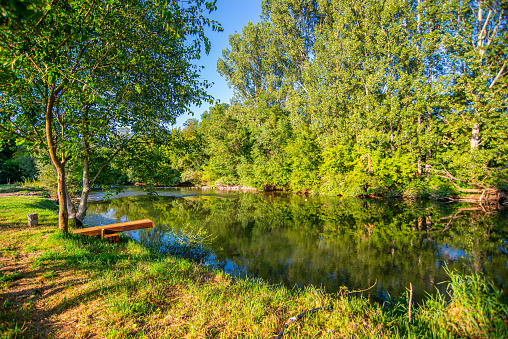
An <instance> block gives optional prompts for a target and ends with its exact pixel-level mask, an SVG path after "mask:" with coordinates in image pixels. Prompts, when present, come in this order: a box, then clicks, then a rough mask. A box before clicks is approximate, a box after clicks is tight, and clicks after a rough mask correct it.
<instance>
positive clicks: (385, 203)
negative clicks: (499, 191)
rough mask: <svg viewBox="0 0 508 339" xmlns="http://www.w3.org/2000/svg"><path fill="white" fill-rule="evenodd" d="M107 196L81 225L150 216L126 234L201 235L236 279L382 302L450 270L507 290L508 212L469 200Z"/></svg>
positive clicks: (193, 192)
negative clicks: (145, 225)
mask: <svg viewBox="0 0 508 339" xmlns="http://www.w3.org/2000/svg"><path fill="white" fill-rule="evenodd" d="M103 196H104V194H103V193H102V192H94V193H93V194H92V195H91V197H90V199H91V200H92V201H91V202H90V205H89V209H88V215H87V217H86V219H85V223H86V224H87V225H89V226H95V225H103V224H108V223H114V222H123V221H127V220H137V219H144V218H149V219H151V220H153V221H154V222H155V227H154V228H153V229H144V230H138V231H132V232H127V233H128V235H129V236H131V237H133V238H134V239H136V240H138V241H141V242H143V243H146V244H148V245H150V246H154V247H163V245H164V244H170V243H172V242H173V239H174V237H175V235H176V236H177V237H178V234H180V235H182V234H183V236H180V238H182V237H185V236H187V237H190V238H192V239H193V241H194V243H195V242H196V241H199V240H200V239H204V242H203V244H204V245H203V247H202V249H203V248H204V249H205V250H206V253H207V255H206V256H204V257H201V259H200V260H202V261H204V262H206V263H207V264H210V265H212V266H216V267H219V268H221V269H224V270H225V271H227V272H228V273H230V274H232V275H234V276H240V277H254V278H262V279H264V280H265V281H268V282H270V283H283V284H285V285H286V286H289V287H295V286H296V287H300V288H301V287H305V286H310V285H314V286H317V287H322V288H324V289H325V290H326V291H327V292H330V293H333V292H337V291H339V290H340V289H341V288H342V286H345V287H347V288H348V289H349V290H350V291H352V290H362V289H366V288H369V287H371V286H372V285H374V284H375V285H374V287H373V288H372V289H370V290H369V291H368V292H364V293H366V294H368V295H369V296H371V297H373V298H375V299H381V300H385V299H387V298H389V297H390V296H392V297H398V296H400V295H402V293H404V291H405V290H406V288H407V287H409V285H410V283H411V284H412V286H413V289H414V296H415V299H416V300H421V299H422V298H423V297H424V296H425V295H426V293H430V294H433V293H436V291H437V290H439V291H441V292H444V289H445V286H446V284H441V283H442V282H444V281H446V280H447V277H448V276H447V274H446V269H453V270H457V271H459V272H462V273H471V272H475V273H480V274H484V275H485V276H486V277H487V278H488V279H489V280H490V281H492V282H493V283H494V284H495V285H497V286H498V287H501V288H503V289H504V290H507V289H506V287H508V286H507V285H508V244H507V240H508V213H506V212H497V211H490V212H489V211H488V210H483V209H481V208H478V207H476V206H475V205H471V204H438V203H435V202H429V201H427V202H418V203H416V202H405V201H401V200H365V199H345V198H338V197H324V196H299V195H289V194H275V193H273V194H269V193H250V192H238V191H229V192H226V191H221V190H202V189H195V188H194V189H193V188H171V189H160V190H157V195H155V196H153V195H152V196H150V195H146V193H145V192H144V191H143V190H141V189H137V188H128V189H125V191H124V192H122V193H121V194H119V195H116V196H114V197H113V198H111V199H108V200H101V198H102V197H103ZM192 234H194V235H195V237H194V238H193V236H192Z"/></svg>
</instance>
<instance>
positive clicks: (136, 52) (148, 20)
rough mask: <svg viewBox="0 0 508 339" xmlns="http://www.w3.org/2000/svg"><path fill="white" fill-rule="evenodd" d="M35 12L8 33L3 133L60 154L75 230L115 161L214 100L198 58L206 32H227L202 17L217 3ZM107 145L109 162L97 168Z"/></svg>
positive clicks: (82, 5)
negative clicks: (72, 179) (78, 167)
mask: <svg viewBox="0 0 508 339" xmlns="http://www.w3.org/2000/svg"><path fill="white" fill-rule="evenodd" d="M30 9H31V10H32V11H34V12H39V13H42V15H29V16H26V17H24V18H23V19H22V20H20V19H16V18H9V17H8V16H7V19H6V20H4V21H5V22H3V25H2V26H0V75H1V76H2V77H3V79H6V81H3V82H2V84H0V90H1V94H0V105H1V106H0V107H1V110H2V115H1V117H0V119H1V121H0V122H1V125H0V133H1V134H2V136H13V135H14V136H16V137H17V138H19V139H23V140H25V141H27V142H28V143H29V144H30V145H31V146H34V147H39V148H42V149H43V150H44V151H45V152H46V153H47V155H48V156H49V157H50V159H51V162H52V164H53V166H54V168H55V171H56V174H57V182H58V199H59V212H58V216H59V228H60V229H62V230H64V231H67V228H68V222H67V220H68V216H69V211H70V212H71V217H75V218H76V219H77V221H82V220H83V218H84V215H85V213H86V200H87V197H88V193H89V191H90V188H91V186H92V185H93V183H94V182H95V180H96V179H97V177H98V175H99V174H100V173H101V171H102V170H103V169H104V168H105V167H106V166H107V165H108V163H109V162H110V161H111V159H112V158H113V157H115V156H116V155H117V154H118V153H119V152H120V151H121V150H122V149H123V148H124V147H126V146H127V145H128V144H131V143H133V142H136V140H138V139H139V138H141V136H143V135H150V134H156V133H158V132H159V131H161V130H163V129H165V128H166V126H167V125H168V124H169V123H170V122H172V121H174V119H175V117H176V116H178V115H180V114H182V113H183V112H185V111H187V110H188V107H189V105H190V104H197V105H199V104H201V102H202V101H203V100H210V97H209V96H208V95H207V94H206V92H205V89H206V88H207V87H208V83H207V82H206V81H200V80H199V79H198V76H199V72H198V68H197V66H195V65H193V63H192V60H193V59H197V58H199V55H200V53H201V52H202V49H203V48H204V49H205V51H206V52H208V51H209V48H210V43H209V41H208V40H207V39H206V37H205V35H204V27H205V26H211V27H212V29H214V30H220V29H221V28H220V26H219V25H218V24H217V23H216V22H214V21H211V20H209V19H208V18H206V17H205V16H203V15H202V12H203V10H204V9H207V10H209V11H210V12H211V11H212V10H214V9H215V2H214V1H212V2H205V1H203V0H189V1H186V2H181V1H177V0H162V1H154V2H151V1H150V2H146V1H141V0H121V1H111V0H110V1H106V2H99V1H95V0H88V1H82V0H79V1H78V0H60V1H58V0H54V1H42V2H40V3H39V2H33V3H32V4H31V5H30ZM141 139H143V138H141ZM104 146H106V147H107V149H108V150H109V153H108V155H107V157H106V160H105V162H104V163H102V164H95V163H93V160H94V154H96V153H97V152H98V150H102V149H103V148H104ZM71 160H75V161H81V162H82V163H83V180H82V193H81V198H80V203H79V206H78V208H77V210H74V206H73V204H72V201H71V199H70V197H69V194H68V192H67V188H66V179H65V169H66V164H67V163H68V162H69V161H71ZM92 175H93V176H92ZM67 205H68V206H69V208H70V210H69V209H68V206H67ZM74 213H75V214H74Z"/></svg>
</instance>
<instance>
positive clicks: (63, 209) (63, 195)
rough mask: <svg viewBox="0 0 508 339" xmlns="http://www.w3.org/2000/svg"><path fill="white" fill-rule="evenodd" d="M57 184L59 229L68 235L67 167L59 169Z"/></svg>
mask: <svg viewBox="0 0 508 339" xmlns="http://www.w3.org/2000/svg"><path fill="white" fill-rule="evenodd" d="M56 172H57V182H58V228H59V229H61V230H62V231H64V232H65V233H67V232H68V231H69V229H68V224H69V223H68V220H69V219H68V214H67V189H66V186H65V167H64V166H63V165H62V166H61V167H60V168H58V167H57V170H56Z"/></svg>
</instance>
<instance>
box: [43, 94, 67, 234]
mask: <svg viewBox="0 0 508 339" xmlns="http://www.w3.org/2000/svg"><path fill="white" fill-rule="evenodd" d="M55 99H56V93H55V85H54V84H53V85H52V87H51V90H50V95H49V97H48V101H47V104H46V142H47V144H48V153H49V157H50V158H51V162H52V163H53V165H54V166H55V170H56V178H57V184H58V188H57V194H58V228H59V229H61V230H62V231H64V232H65V233H67V232H69V222H68V221H69V220H68V217H69V216H68V214H67V189H66V186H65V159H62V160H60V159H59V158H58V155H57V146H56V144H55V139H54V135H53V105H54V104H55Z"/></svg>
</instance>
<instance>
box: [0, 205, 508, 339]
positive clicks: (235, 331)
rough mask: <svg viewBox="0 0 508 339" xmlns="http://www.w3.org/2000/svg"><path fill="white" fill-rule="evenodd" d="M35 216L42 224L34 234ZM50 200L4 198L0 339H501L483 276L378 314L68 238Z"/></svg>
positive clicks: (507, 315) (500, 320)
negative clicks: (29, 221)
mask: <svg viewBox="0 0 508 339" xmlns="http://www.w3.org/2000/svg"><path fill="white" fill-rule="evenodd" d="M32 212H37V213H39V218H40V219H39V220H40V221H41V222H42V225H40V226H38V227H35V228H27V227H26V214H28V213H32ZM55 224H56V212H55V206H54V205H52V203H51V202H50V201H49V200H46V199H44V198H42V197H33V196H26V197H8V198H0V248H1V250H0V255H1V256H0V260H1V261H0V262H1V267H0V273H1V276H0V338H17V337H26V338H33V337H36V338H37V337H42V338H45V337H56V338H69V337H78V338H91V337H97V338H131V337H136V338H137V337H139V338H179V337H187V338H214V337H217V338H270V337H275V336H277V334H278V333H279V332H280V331H281V329H282V327H283V325H284V324H285V323H286V321H287V320H288V319H289V318H291V317H294V316H297V315H298V314H302V313H303V312H305V311H307V310H310V309H315V308H317V307H321V308H320V309H318V310H317V311H316V312H314V313H312V314H308V315H307V316H305V317H302V318H301V319H298V320H296V321H294V322H292V323H291V324H290V325H289V326H288V328H287V330H286V332H285V334H284V338H297V337H299V338H463V337H467V338H488V337H490V338H502V337H507V336H508V307H507V305H506V304H505V302H504V301H503V299H502V297H501V295H500V293H499V292H497V291H496V290H495V289H494V288H492V286H491V285H490V284H488V283H486V282H485V281H484V280H483V279H482V278H481V277H478V276H466V277H461V276H458V275H455V274H451V276H450V278H451V279H450V280H451V284H450V293H451V299H450V300H449V301H445V300H443V299H441V298H431V299H428V300H427V301H426V302H425V303H424V304H423V305H416V304H413V305H412V312H411V322H410V321H409V302H408V300H407V299H408V298H401V300H400V301H399V302H394V303H392V304H384V305H379V304H377V303H374V302H371V301H369V300H368V299H366V298H363V297H362V296H361V293H350V291H348V290H347V289H344V290H342V292H340V293H338V294H334V295H328V294H324V293H323V292H321V291H320V290H316V289H314V288H307V289H305V290H303V291H297V290H291V289H287V288H285V287H282V286H269V285H267V284H265V283H263V282H262V281H257V280H244V279H233V278H231V277H230V276H228V275H226V274H224V273H222V272H220V271H211V270H208V269H207V268H205V267H203V266H200V265H198V264H195V263H193V262H190V261H187V260H184V259H180V258H177V257H171V256H166V257H164V256H161V255H160V254H158V253H157V252H154V251H150V250H149V249H147V248H145V247H143V246H141V245H139V244H137V243H136V242H134V241H131V240H129V239H127V238H122V239H121V242H120V243H119V244H109V243H107V242H102V241H100V240H98V239H94V238H85V237H81V236H73V235H64V234H62V233H60V232H59V231H58V230H57V229H56V226H54V225H55Z"/></svg>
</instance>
